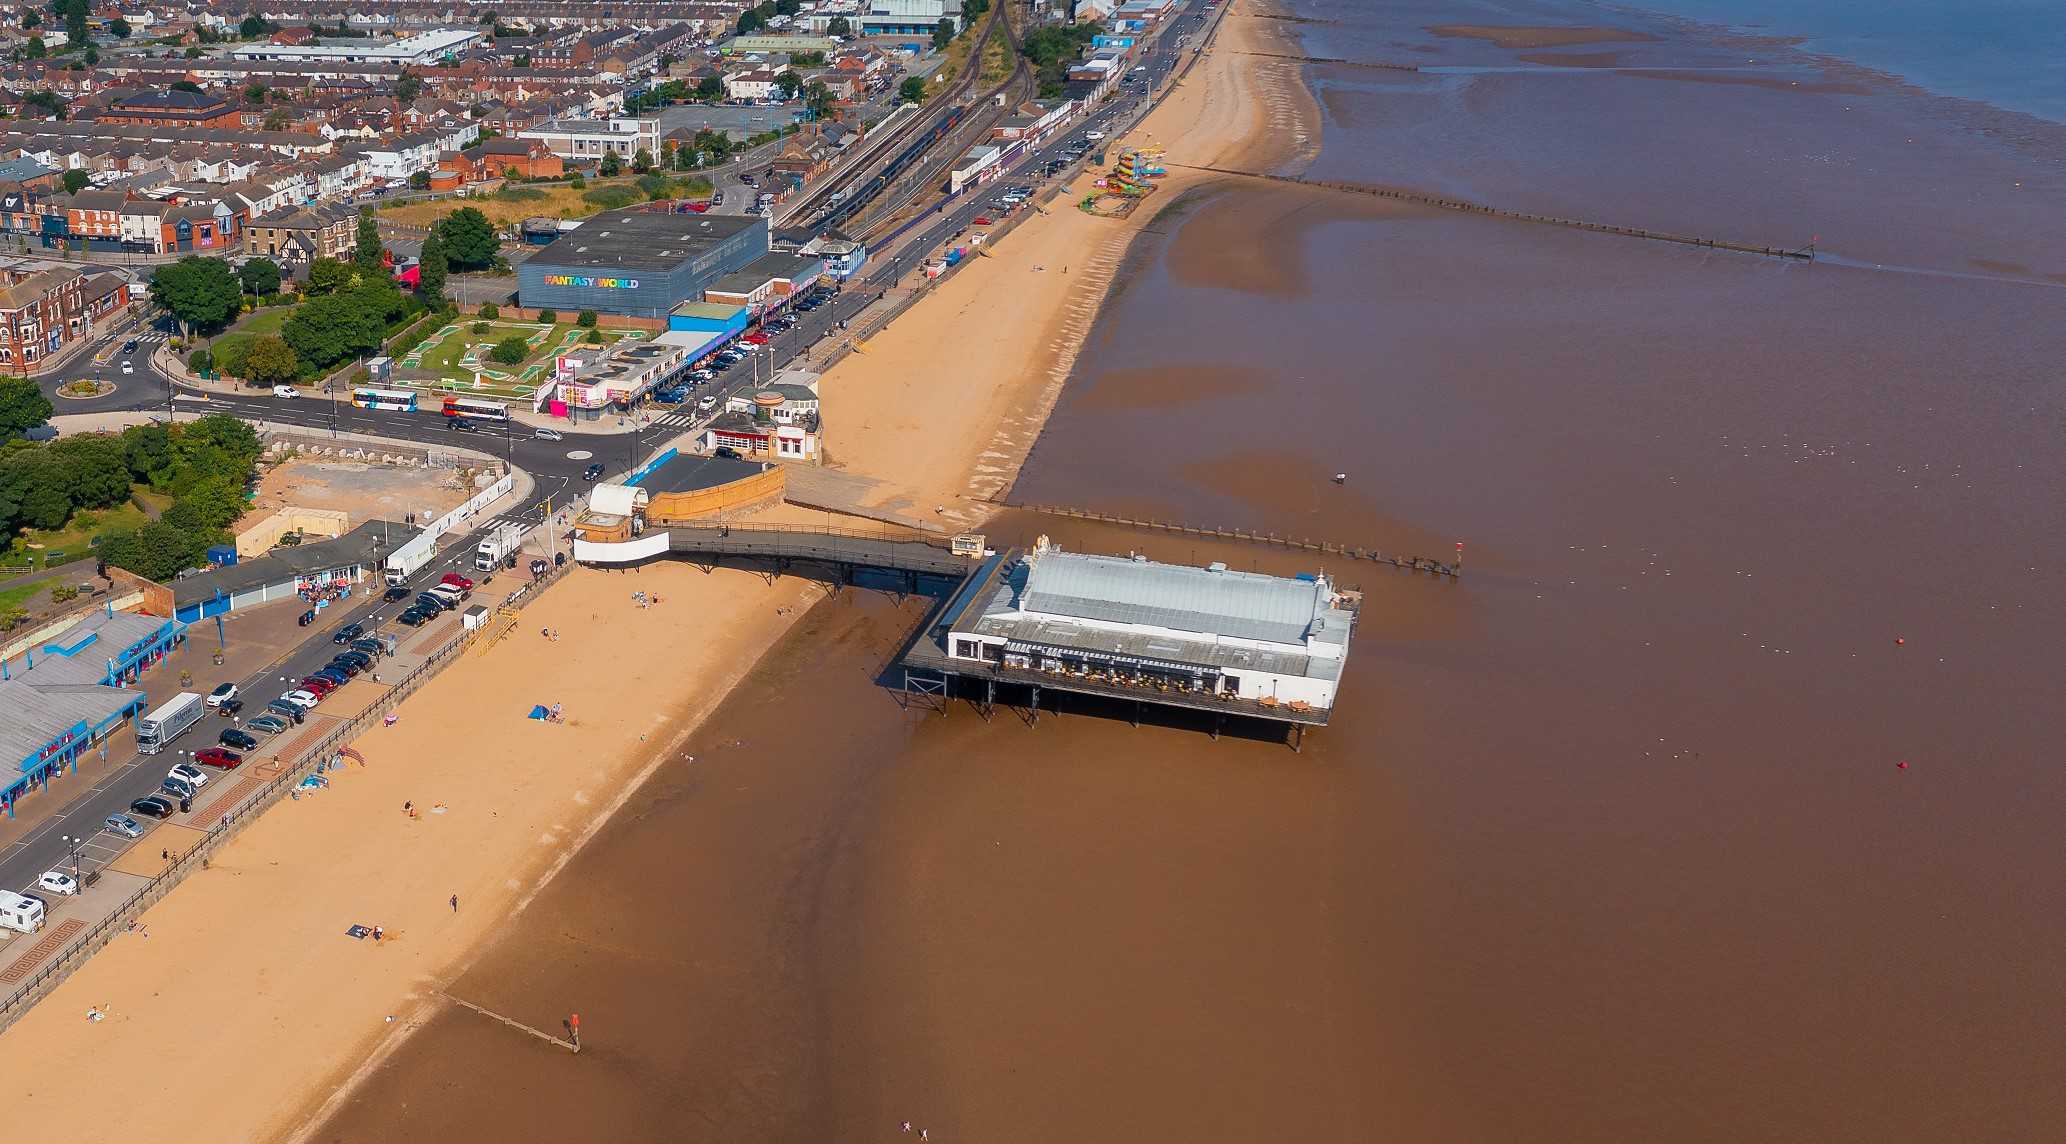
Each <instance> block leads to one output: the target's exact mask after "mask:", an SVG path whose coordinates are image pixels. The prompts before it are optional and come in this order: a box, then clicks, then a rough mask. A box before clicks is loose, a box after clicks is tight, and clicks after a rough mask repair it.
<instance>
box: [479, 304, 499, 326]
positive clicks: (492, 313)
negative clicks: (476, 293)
mask: <svg viewBox="0 0 2066 1144" xmlns="http://www.w3.org/2000/svg"><path fill="white" fill-rule="evenodd" d="M501 316H502V307H500V306H497V305H496V304H495V303H493V302H483V303H481V320H482V321H484V322H492V321H494V320H495V319H497V318H499V317H501Z"/></svg>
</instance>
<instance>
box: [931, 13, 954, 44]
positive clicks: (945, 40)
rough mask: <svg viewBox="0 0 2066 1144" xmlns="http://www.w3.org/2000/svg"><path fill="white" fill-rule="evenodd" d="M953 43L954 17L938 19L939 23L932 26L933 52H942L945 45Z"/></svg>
mask: <svg viewBox="0 0 2066 1144" xmlns="http://www.w3.org/2000/svg"><path fill="white" fill-rule="evenodd" d="M953 42H954V17H952V16H942V17H940V22H939V23H938V24H935V25H934V26H933V50H934V51H936V52H937V51H944V50H945V49H946V47H947V45H948V44H951V43H953Z"/></svg>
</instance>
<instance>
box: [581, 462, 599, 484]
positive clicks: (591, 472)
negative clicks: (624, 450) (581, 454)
mask: <svg viewBox="0 0 2066 1144" xmlns="http://www.w3.org/2000/svg"><path fill="white" fill-rule="evenodd" d="M602 475H603V467H602V466H601V465H590V466H588V467H587V468H585V469H583V470H581V479H582V480H584V481H592V480H595V479H596V478H597V477H600V476H602Z"/></svg>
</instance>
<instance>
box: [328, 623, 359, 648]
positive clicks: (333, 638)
mask: <svg viewBox="0 0 2066 1144" xmlns="http://www.w3.org/2000/svg"><path fill="white" fill-rule="evenodd" d="M365 634H366V625H364V624H346V625H344V626H343V627H341V628H339V629H337V630H336V631H334V632H332V633H330V642H331V643H334V644H348V643H350V642H352V641H353V640H355V639H358V638H359V637H360V636H362V635H365Z"/></svg>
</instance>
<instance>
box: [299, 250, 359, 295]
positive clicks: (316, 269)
mask: <svg viewBox="0 0 2066 1144" xmlns="http://www.w3.org/2000/svg"><path fill="white" fill-rule="evenodd" d="M351 280H352V268H351V267H349V266H346V265H345V264H344V263H342V262H339V261H338V260H336V259H335V258H318V259H316V260H315V261H314V262H311V263H309V264H308V292H309V294H310V296H316V295H321V294H332V293H335V292H337V291H339V290H342V289H344V288H345V287H346V286H349V285H351Z"/></svg>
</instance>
